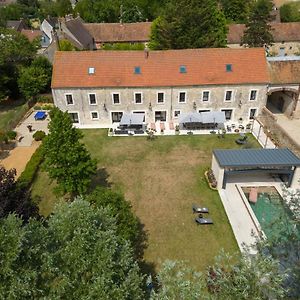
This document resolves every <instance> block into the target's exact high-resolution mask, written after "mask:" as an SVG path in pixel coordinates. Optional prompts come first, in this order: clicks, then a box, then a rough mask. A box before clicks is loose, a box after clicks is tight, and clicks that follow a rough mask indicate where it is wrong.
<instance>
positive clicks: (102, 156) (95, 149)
mask: <svg viewBox="0 0 300 300" xmlns="http://www.w3.org/2000/svg"><path fill="white" fill-rule="evenodd" d="M83 133H84V138H83V142H84V143H85V144H86V146H87V148H88V150H89V151H90V153H91V155H92V157H93V158H96V159H97V161H98V168H99V172H98V174H97V176H96V179H95V180H94V182H93V185H94V186H96V185H97V183H98V184H103V183H104V182H106V181H107V182H106V183H107V184H108V185H111V186H113V187H114V189H117V190H121V191H122V192H124V194H125V197H126V199H127V200H128V201H130V203H131V204H132V206H133V209H134V211H135V213H136V215H137V216H138V217H139V219H140V221H141V223H142V224H143V225H144V230H145V231H146V233H147V236H148V247H147V248H146V250H145V254H144V258H145V260H146V262H147V263H148V264H153V265H154V266H155V267H159V265H160V264H161V263H162V262H163V261H164V260H165V259H177V260H184V261H187V262H188V263H189V264H190V265H193V266H194V267H196V268H197V269H198V270H204V269H205V267H206V266H207V265H208V264H211V263H212V262H213V259H214V257H215V256H216V255H217V254H218V253H219V251H220V250H221V249H222V248H223V249H225V250H226V251H228V252H231V253H232V252H235V251H238V247H237V244H236V241H235V238H234V235H233V232H232V229H231V226H230V224H229V222H228V219H227V216H226V213H225V211H224V208H223V206H222V202H221V200H220V198H219V195H218V193H217V192H216V191H212V190H210V189H209V188H208V185H207V183H206V180H205V178H204V171H205V170H206V169H207V168H208V167H210V164H211V157H212V149H217V148H238V147H239V146H237V145H236V143H235V139H236V138H237V137H238V136H237V135H226V137H225V139H218V137H217V136H216V135H201V136H160V137H158V138H157V139H155V140H154V141H148V140H147V139H146V137H108V136H107V130H99V129H93V130H83ZM249 139H250V140H251V141H252V139H253V138H252V137H250V138H249ZM252 143H254V144H255V142H254V139H253V141H252ZM255 145H257V146H258V144H255ZM50 184H51V183H50V181H49V179H48V178H47V174H46V173H43V172H40V173H39V174H38V176H37V180H36V181H35V183H34V185H33V188H32V193H33V195H39V196H42V201H41V202H40V210H41V212H42V213H43V214H44V215H48V214H49V213H50V212H51V211H52V209H53V206H54V203H55V202H56V201H57V200H56V198H55V197H54V195H53V194H51V192H49V190H50V191H51V186H50ZM52 185H53V183H52ZM41 186H43V187H42V188H41ZM44 193H45V197H44V196H43V194H44ZM193 203H198V204H200V205H201V206H205V207H208V208H209V210H210V213H209V217H210V218H212V219H213V221H214V225H208V226H197V225H196V224H195V221H194V218H195V215H193V213H192V204H193Z"/></svg>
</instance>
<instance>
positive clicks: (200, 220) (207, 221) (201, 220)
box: [195, 217, 214, 225]
mask: <svg viewBox="0 0 300 300" xmlns="http://www.w3.org/2000/svg"><path fill="white" fill-rule="evenodd" d="M195 222H196V223H197V224H199V225H209V224H214V222H213V220H212V219H208V218H200V217H197V218H195Z"/></svg>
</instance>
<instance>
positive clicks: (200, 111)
mask: <svg viewBox="0 0 300 300" xmlns="http://www.w3.org/2000/svg"><path fill="white" fill-rule="evenodd" d="M198 112H199V113H203V112H210V109H199V110H198Z"/></svg>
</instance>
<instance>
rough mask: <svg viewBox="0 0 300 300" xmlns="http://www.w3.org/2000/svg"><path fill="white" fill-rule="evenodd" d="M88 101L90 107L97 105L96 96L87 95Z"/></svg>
mask: <svg viewBox="0 0 300 300" xmlns="http://www.w3.org/2000/svg"><path fill="white" fill-rule="evenodd" d="M89 101H90V105H96V104H97V100H96V94H89Z"/></svg>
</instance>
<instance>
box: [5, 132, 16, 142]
mask: <svg viewBox="0 0 300 300" xmlns="http://www.w3.org/2000/svg"><path fill="white" fill-rule="evenodd" d="M6 136H7V138H8V139H9V140H14V139H15V138H16V137H17V133H16V132H15V131H13V130H10V131H8V132H7V133H6Z"/></svg>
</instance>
